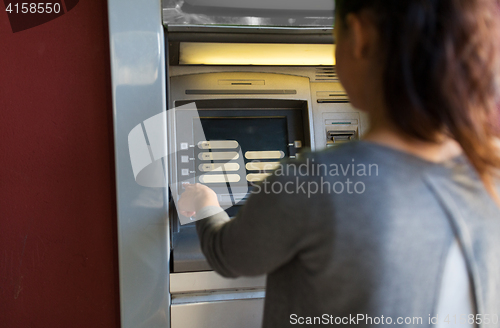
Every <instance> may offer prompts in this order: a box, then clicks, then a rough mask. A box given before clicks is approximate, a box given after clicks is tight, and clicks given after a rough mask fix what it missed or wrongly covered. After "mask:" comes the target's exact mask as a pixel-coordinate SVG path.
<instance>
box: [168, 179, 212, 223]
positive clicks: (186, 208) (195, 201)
mask: <svg viewBox="0 0 500 328" xmlns="http://www.w3.org/2000/svg"><path fill="white" fill-rule="evenodd" d="M184 188H185V189H186V191H184V192H183V193H182V195H181V198H180V199H179V201H178V202H177V207H178V210H179V213H181V214H182V215H184V216H187V217H191V216H193V215H195V214H196V212H198V211H199V210H201V209H202V208H204V207H207V206H220V205H219V200H218V199H217V194H216V193H215V191H213V190H212V189H210V188H208V187H207V186H204V185H202V184H199V183H197V184H185V185H184Z"/></svg>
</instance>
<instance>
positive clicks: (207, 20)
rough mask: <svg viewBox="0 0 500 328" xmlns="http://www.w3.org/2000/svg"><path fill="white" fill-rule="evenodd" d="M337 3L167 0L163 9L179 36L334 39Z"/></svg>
mask: <svg viewBox="0 0 500 328" xmlns="http://www.w3.org/2000/svg"><path fill="white" fill-rule="evenodd" d="M334 3H335V1H334V0H309V1H304V0H251V1H249V0H164V1H163V4H162V6H163V11H162V13H163V24H164V26H165V28H166V30H167V32H168V33H169V34H173V35H174V38H175V35H181V36H180V37H179V39H184V40H186V37H187V36H188V34H190V33H194V34H196V35H200V34H202V35H204V37H201V39H203V40H207V39H206V38H205V37H208V39H209V40H211V41H221V40H217V39H218V38H221V37H222V38H223V39H228V38H229V39H233V41H236V42H238V38H240V39H241V38H242V37H244V38H245V42H273V41H278V40H280V42H294V43H295V42H302V43H332V41H333V38H332V26H333V24H334V16H335V15H334V10H335V8H334V7H335V5H334ZM223 35H225V36H226V37H225V38H224V37H223ZM231 36H233V37H231ZM283 36H284V37H285V39H284V40H283ZM247 37H250V38H251V40H249V39H247ZM297 38H298V39H297ZM187 39H190V41H197V40H193V39H192V38H189V37H187ZM200 41H201V40H200ZM222 41H224V40H222Z"/></svg>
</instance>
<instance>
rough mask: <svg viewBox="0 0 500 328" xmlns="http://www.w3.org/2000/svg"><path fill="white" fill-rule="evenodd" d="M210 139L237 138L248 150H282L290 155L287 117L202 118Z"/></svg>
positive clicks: (206, 134)
mask: <svg viewBox="0 0 500 328" xmlns="http://www.w3.org/2000/svg"><path fill="white" fill-rule="evenodd" d="M201 125H202V126H203V130H204V132H205V137H206V139H207V141H209V140H236V141H237V142H238V143H239V144H240V147H241V150H242V152H243V154H245V153H246V152H247V151H267V150H271V151H273V150H276V151H278V150H281V151H283V152H284V153H285V156H286V157H288V156H289V154H288V131H287V122H286V117H262V118H260V117H259V118H257V117H245V118H201Z"/></svg>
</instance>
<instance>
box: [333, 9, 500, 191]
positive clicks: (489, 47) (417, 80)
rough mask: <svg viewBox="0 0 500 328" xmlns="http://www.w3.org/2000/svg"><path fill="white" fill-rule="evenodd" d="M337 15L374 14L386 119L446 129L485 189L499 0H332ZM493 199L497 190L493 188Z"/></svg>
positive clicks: (498, 131)
mask: <svg viewBox="0 0 500 328" xmlns="http://www.w3.org/2000/svg"><path fill="white" fill-rule="evenodd" d="M336 10H337V17H338V18H340V22H337V24H339V23H340V24H345V18H346V16H347V15H348V14H349V13H358V12H360V11H362V10H369V11H371V12H373V14H374V15H373V16H374V17H376V18H375V19H376V24H377V26H378V28H379V33H380V39H381V45H380V48H381V49H383V50H384V51H383V62H384V65H385V67H384V78H383V79H384V81H383V83H384V93H385V94H384V97H385V103H386V105H387V111H388V115H389V118H390V119H391V120H392V121H393V122H394V123H395V124H396V125H397V126H398V127H399V128H400V129H401V130H402V131H403V132H404V133H406V134H407V135H409V136H411V137H414V138H417V139H419V140H423V141H431V142H436V141H438V140H437V136H438V135H440V134H441V135H442V133H443V132H445V133H447V134H448V135H449V136H450V137H452V138H453V139H455V140H456V141H457V142H458V143H459V144H460V145H461V147H462V148H463V150H464V152H465V154H466V156H467V157H468V158H469V161H470V162H471V163H472V165H473V166H474V167H475V169H476V171H477V172H478V173H479V175H480V176H481V178H482V180H483V182H485V184H486V185H487V187H488V189H489V190H490V191H491V192H493V193H495V191H494V187H493V180H494V177H495V176H496V173H498V169H499V168H500V153H499V147H498V144H497V142H498V138H500V111H499V107H498V104H499V102H498V100H499V97H498V96H499V72H500V4H499V1H498V0H336ZM495 195H496V197H497V198H498V194H495Z"/></svg>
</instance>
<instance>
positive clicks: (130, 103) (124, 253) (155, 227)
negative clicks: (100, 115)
mask: <svg viewBox="0 0 500 328" xmlns="http://www.w3.org/2000/svg"><path fill="white" fill-rule="evenodd" d="M108 13H109V35H110V47H111V69H112V91H113V111H114V137H115V159H116V189H117V206H118V209H117V210H118V242H119V244H118V251H119V270H120V305H121V324H122V327H131V328H136V327H143V328H149V327H168V326H169V324H170V318H169V305H170V297H169V293H168V279H169V275H168V267H169V252H168V245H169V239H168V238H169V234H168V233H167V231H168V220H166V219H165V216H166V215H165V213H167V203H166V202H165V194H164V189H163V188H146V187H142V186H140V185H139V184H137V183H136V181H135V180H134V174H133V171H132V164H131V159H130V155H129V145H128V135H129V133H130V132H131V131H132V129H134V127H136V126H138V125H139V124H141V123H142V122H143V121H145V120H147V119H148V118H150V117H152V116H154V115H156V114H159V113H162V112H163V111H165V110H166V99H165V90H166V88H165V84H166V80H165V47H164V39H163V27H162V21H161V3H160V0H153V1H136V0H108ZM139 127H140V125H139ZM161 130H163V132H162V131H161ZM136 132H138V133H139V134H140V133H142V131H141V129H139V130H137V131H136ZM159 135H160V136H161V135H163V137H165V136H166V131H165V125H164V126H163V127H161V126H160V134H159ZM150 141H151V140H150ZM153 144H155V143H153ZM158 144H159V145H161V144H162V143H161V142H160V143H156V145H158ZM156 151H158V149H156ZM148 160H150V159H148ZM160 161H161V160H160ZM159 163H160V164H161V162H159ZM160 167H161V165H160Z"/></svg>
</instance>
